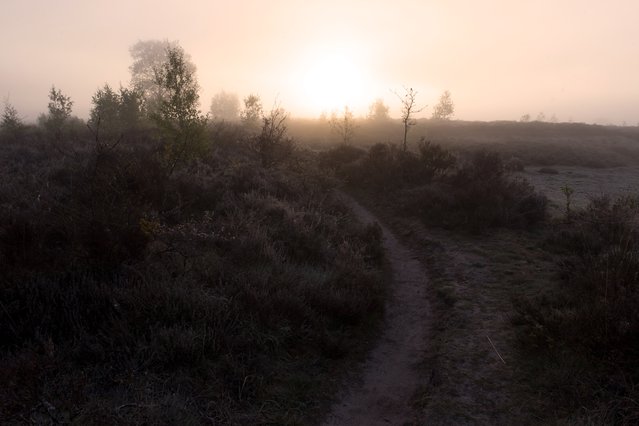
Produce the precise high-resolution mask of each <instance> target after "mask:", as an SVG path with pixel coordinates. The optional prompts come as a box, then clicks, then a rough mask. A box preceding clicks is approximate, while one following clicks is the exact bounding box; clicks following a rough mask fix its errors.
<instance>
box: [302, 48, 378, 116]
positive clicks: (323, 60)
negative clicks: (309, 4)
mask: <svg viewBox="0 0 639 426" xmlns="http://www.w3.org/2000/svg"><path fill="white" fill-rule="evenodd" d="M363 62H364V61H363V60H362V58H361V57H360V55H359V54H358V52H356V51H355V50H354V49H352V48H350V49H349V48H346V47H342V46H337V47H333V48H328V47H323V48H319V49H315V50H314V51H312V52H309V53H308V54H307V56H306V58H305V60H304V65H303V67H302V70H301V73H300V74H301V80H300V88H299V91H298V97H299V98H300V99H299V103H300V104H302V105H303V106H304V109H306V110H307V111H309V112H312V113H313V114H319V113H321V112H330V111H333V110H338V109H341V108H343V107H344V106H348V107H349V108H351V109H355V110H357V109H361V108H362V107H363V106H364V105H365V104H366V102H367V101H368V100H369V98H371V97H374V94H372V93H370V88H371V84H370V76H369V72H368V69H367V67H366V66H365V64H364V63H363Z"/></svg>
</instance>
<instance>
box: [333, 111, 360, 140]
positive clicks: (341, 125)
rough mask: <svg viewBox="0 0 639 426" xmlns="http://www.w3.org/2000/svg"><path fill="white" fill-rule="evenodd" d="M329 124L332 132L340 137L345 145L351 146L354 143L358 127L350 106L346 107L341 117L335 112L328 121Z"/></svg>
mask: <svg viewBox="0 0 639 426" xmlns="http://www.w3.org/2000/svg"><path fill="white" fill-rule="evenodd" d="M328 124H329V125H330V126H331V130H332V131H333V132H334V133H336V134H337V135H338V136H339V137H340V139H341V140H342V142H343V143H344V144H349V143H351V142H352V141H353V136H354V135H355V129H356V128H357V126H356V125H355V117H354V116H353V112H352V111H351V110H350V109H349V108H348V106H345V107H344V112H343V113H342V114H340V115H337V113H336V112H335V111H333V112H332V113H331V118H330V119H329V120H328Z"/></svg>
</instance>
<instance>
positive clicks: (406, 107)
mask: <svg viewBox="0 0 639 426" xmlns="http://www.w3.org/2000/svg"><path fill="white" fill-rule="evenodd" d="M395 95H396V96H397V97H398V98H399V100H400V101H401V103H402V116H401V118H402V123H403V124H404V139H403V143H402V150H403V151H404V152H406V150H407V149H408V144H407V137H408V130H409V129H410V127H411V126H414V125H415V124H417V121H416V120H415V119H414V118H413V117H414V115H415V114H418V113H420V112H421V111H423V110H424V109H425V108H426V106H423V107H421V108H419V107H417V105H416V104H415V102H416V98H417V91H416V90H413V88H412V87H411V88H409V89H406V88H404V95H403V96H400V95H399V94H398V93H395Z"/></svg>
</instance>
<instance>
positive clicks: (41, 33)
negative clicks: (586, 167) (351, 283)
mask: <svg viewBox="0 0 639 426" xmlns="http://www.w3.org/2000/svg"><path fill="white" fill-rule="evenodd" d="M638 15H639V3H637V2H636V1H634V0H615V1H612V2H605V3H604V2H597V1H592V0H588V1H584V0H579V1H577V0H561V1H550V0H542V1H536V2H530V1H528V2H511V1H506V0H487V1H483V2H476V1H471V0H453V1H443V0H430V1H411V0H398V1H393V2H390V1H348V2H343V1H336V0H323V1H304V2H300V1H293V0H276V1H269V2H265V1H257V0H253V1H250V0H242V1H233V2H231V1H219V0H215V1H186V2H181V3H179V4H178V3H176V2H172V1H167V0H159V1H147V0H140V1H136V2H128V1H123V0H114V1H111V2H107V3H105V2H85V1H79V0H60V1H56V2H51V1H46V0H20V1H18V0H5V1H3V2H2V12H1V13H0V37H1V39H2V40H3V49H2V50H3V52H2V59H0V95H1V96H2V97H3V98H8V99H9V101H10V102H11V103H12V104H13V105H14V106H15V107H16V108H17V110H18V111H19V112H20V113H21V115H22V117H24V118H25V119H27V120H34V119H35V118H36V117H37V115H38V114H39V113H41V112H43V111H44V110H45V108H46V104H47V98H46V96H47V93H48V90H49V88H50V87H51V85H52V84H55V85H56V87H59V88H60V89H62V90H63V91H64V92H65V93H66V94H68V95H69V96H70V97H71V98H72V99H74V100H75V102H76V103H75V107H74V113H75V114H77V115H78V116H80V117H83V118H86V117H87V116H88V112H89V109H90V96H91V94H92V93H94V92H95V90H96V89H97V88H98V87H101V86H102V85H103V84H104V83H109V84H110V85H111V86H113V87H117V86H118V84H122V85H124V86H126V85H128V83H129V80H130V74H129V70H128V67H129V65H130V63H131V61H130V56H129V51H128V50H129V48H130V47H131V46H132V45H133V44H135V43H136V42H137V41H139V40H149V39H159V40H164V39H167V40H170V41H178V42H179V43H180V45H181V46H182V47H183V48H184V49H185V51H186V52H188V53H189V54H190V55H191V58H192V60H193V62H194V63H195V64H196V66H197V69H198V72H197V74H198V79H199V82H200V86H201V89H202V93H201V95H202V97H201V99H202V109H203V110H204V111H206V110H208V107H209V102H210V99H211V97H212V96H213V95H214V94H215V93H217V92H218V91H220V90H226V91H229V92H234V93H237V94H238V95H239V96H240V98H242V97H244V96H246V95H248V94H249V93H259V95H260V96H261V97H262V99H263V101H264V104H265V105H271V104H272V103H273V102H274V101H275V100H276V99H277V100H278V101H279V102H280V104H281V105H282V107H284V108H285V109H287V110H288V111H290V112H291V113H292V115H293V116H294V117H295V116H297V117H317V116H319V115H320V113H321V112H322V111H328V112H330V111H331V110H333V109H338V108H342V107H343V106H344V105H349V107H350V108H351V109H352V110H353V111H354V112H355V114H356V115H365V114H366V112H367V108H368V105H369V104H370V103H371V102H372V101H373V100H375V99H376V98H382V99H384V101H385V102H386V104H388V105H389V106H390V108H391V115H392V116H398V115H399V109H400V105H399V102H398V100H397V98H396V97H395V95H394V94H393V93H392V91H393V90H395V91H400V92H401V91H402V90H403V87H404V86H406V87H413V88H415V89H416V90H417V91H418V92H419V94H420V100H421V102H422V104H428V105H430V106H431V107H432V105H434V104H435V103H436V101H437V98H438V96H439V95H440V94H441V93H442V92H443V91H444V90H450V91H451V93H452V95H453V98H454V100H455V104H456V117H457V118H459V119H463V120H497V119H507V120H517V119H519V118H520V117H521V116H522V115H525V114H530V115H531V117H532V118H533V119H534V118H535V117H537V116H538V115H539V114H540V113H543V114H544V116H545V117H546V118H548V119H550V118H552V117H555V118H556V119H557V120H558V121H576V122H587V123H593V122H597V123H602V124H623V123H626V124H628V125H635V124H636V123H637V122H638V121H639V114H638V112H637V111H639V82H638V81H637V75H639V55H638V54H637V53H638V52H637V45H636V41H637V40H638V39H639V27H637V25H636V17H637V16H638ZM430 113H431V109H430V108H426V109H425V110H424V112H423V113H422V116H424V117H427V116H429V115H430Z"/></svg>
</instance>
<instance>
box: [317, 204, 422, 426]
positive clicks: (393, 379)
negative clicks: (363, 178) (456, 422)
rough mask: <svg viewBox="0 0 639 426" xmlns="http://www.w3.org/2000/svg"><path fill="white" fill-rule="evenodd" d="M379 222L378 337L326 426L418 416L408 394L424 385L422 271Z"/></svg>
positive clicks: (407, 420) (365, 214)
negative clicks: (383, 295) (383, 270)
mask: <svg viewBox="0 0 639 426" xmlns="http://www.w3.org/2000/svg"><path fill="white" fill-rule="evenodd" d="M342 197H343V199H344V200H345V201H346V203H347V204H348V205H349V206H350V207H351V208H352V210H353V212H354V213H355V214H356V215H357V216H358V217H359V218H360V220H362V222H364V223H372V222H377V219H376V218H375V216H373V215H372V214H371V213H370V212H369V211H368V210H366V209H365V208H364V207H362V206H361V205H360V204H358V203H357V202H356V201H355V200H353V199H352V198H350V197H349V196H347V195H345V194H342ZM380 226H381V228H382V232H383V243H384V249H385V251H386V255H387V257H388V260H389V262H390V265H391V267H392V271H393V287H392V294H391V296H390V298H389V301H388V302H387V305H386V317H385V322H384V324H383V326H382V335H381V337H380V339H379V342H378V344H377V346H376V347H375V348H374V349H373V350H372V351H371V353H370V354H369V356H368V359H367V360H366V362H365V364H364V366H363V370H362V375H361V379H360V380H358V381H357V382H354V383H351V384H350V385H349V386H348V388H349V389H348V390H347V391H345V392H344V394H343V395H342V397H341V398H340V399H339V401H338V402H337V403H335V404H334V405H333V407H332V409H331V413H330V414H329V416H328V417H327V419H326V421H325V423H324V424H325V425H371V426H372V425H405V424H414V423H415V422H416V418H417V417H418V413H417V412H416V410H415V409H414V407H413V398H414V396H415V393H416V392H417V390H418V388H419V386H420V385H421V384H423V383H424V379H423V377H421V374H422V372H423V369H421V371H420V369H419V368H418V363H420V362H423V360H424V354H425V351H426V343H427V342H426V336H427V333H428V329H429V322H430V317H429V316H430V309H429V305H428V300H427V297H426V285H427V278H426V271H425V270H424V268H423V266H422V264H421V263H420V262H419V261H418V260H417V259H416V256H414V255H413V253H412V252H411V251H410V250H409V249H408V248H407V247H405V246H404V245H403V244H402V243H400V242H399V241H398V239H397V238H396V237H395V236H394V235H393V234H392V233H391V232H390V231H389V230H388V228H386V227H385V226H384V225H381V224H380Z"/></svg>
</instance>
